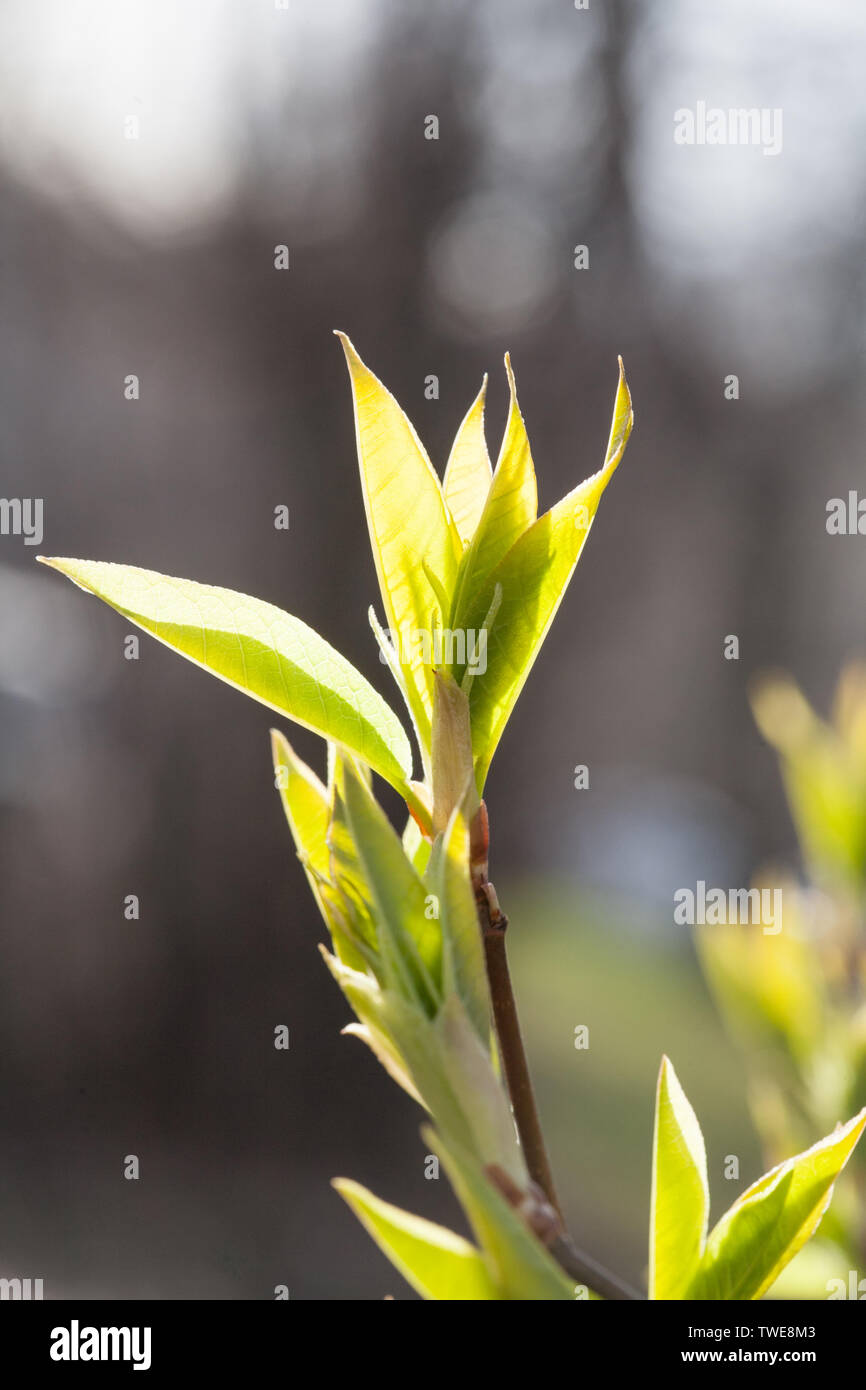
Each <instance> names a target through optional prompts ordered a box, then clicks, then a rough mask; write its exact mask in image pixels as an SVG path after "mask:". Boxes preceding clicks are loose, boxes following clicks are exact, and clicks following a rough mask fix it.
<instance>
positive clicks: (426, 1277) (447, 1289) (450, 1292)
mask: <svg viewBox="0 0 866 1390" xmlns="http://www.w3.org/2000/svg"><path fill="white" fill-rule="evenodd" d="M334 1187H335V1188H336V1189H337V1191H338V1192H339V1194H340V1196H341V1197H342V1198H344V1200H345V1201H346V1202H348V1204H349V1206H350V1207H351V1208H352V1210H353V1211H354V1213H355V1215H356V1216H357V1218H358V1220H359V1221H360V1222H361V1224H362V1225H363V1226H364V1227H365V1229H366V1230H367V1231H368V1232H369V1234H370V1235H371V1236H372V1237H373V1239H374V1240H375V1242H376V1244H377V1245H378V1246H379V1249H380V1250H382V1251H383V1252H384V1254H385V1255H387V1257H388V1259H389V1260H390V1261H391V1263H392V1264H393V1265H394V1266H395V1268H396V1269H398V1270H399V1271H400V1273H401V1274H402V1275H403V1278H404V1279H405V1280H406V1281H407V1283H409V1284H411V1285H412V1288H413V1289H415V1291H416V1292H417V1293H420V1294H421V1295H422V1297H423V1298H428V1299H439V1300H449V1301H450V1300H454V1301H463V1300H468V1299H483V1300H485V1301H487V1300H491V1299H498V1298H499V1297H500V1296H501V1295H500V1294H499V1292H498V1291H497V1289H496V1286H495V1285H494V1283H493V1281H492V1280H491V1278H490V1275H489V1274H488V1272H487V1267H486V1265H485V1263H484V1259H483V1258H482V1256H481V1254H480V1253H479V1252H478V1251H477V1250H476V1249H475V1247H474V1246H473V1245H470V1244H469V1241H468V1240H464V1239H463V1237H462V1236H458V1235H455V1233H454V1232H453V1231H449V1230H446V1229H445V1227H444V1226H436V1225H434V1224H433V1222H432V1221H425V1220H424V1218H423V1217H420V1216H412V1215H411V1214H410V1213H409V1212H408V1211H401V1210H400V1208H399V1207H394V1206H391V1204H390V1202H383V1201H381V1200H380V1198H378V1197H374V1196H373V1194H372V1192H368V1191H367V1189H366V1188H364V1187H361V1186H360V1185H359V1184H358V1183H356V1182H349V1181H348V1180H347V1179H346V1178H336V1179H335V1180H334Z"/></svg>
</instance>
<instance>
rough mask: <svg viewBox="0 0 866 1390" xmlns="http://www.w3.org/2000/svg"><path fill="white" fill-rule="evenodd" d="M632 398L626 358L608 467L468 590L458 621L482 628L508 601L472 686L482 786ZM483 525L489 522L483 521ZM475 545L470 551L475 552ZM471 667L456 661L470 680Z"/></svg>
mask: <svg viewBox="0 0 866 1390" xmlns="http://www.w3.org/2000/svg"><path fill="white" fill-rule="evenodd" d="M632 419H633V416H632V409H631V397H630V396H629V391H628V385H627V383H626V379H625V373H624V370H623V366H622V362H621V361H620V375H619V385H618V388H617V396H616V403H615V406H614V413H613V423H612V425H611V432H610V439H609V441H608V446H607V453H606V456H605V462H604V466H603V468H602V469H601V470H600V471H599V472H598V473H594V474H593V475H592V477H590V478H587V479H586V480H585V481H584V482H583V483H581V484H580V485H579V486H578V487H576V488H575V489H574V490H573V491H572V492H570V493H568V494H567V496H565V497H563V498H562V500H561V501H560V502H558V503H557V504H556V505H555V506H554V507H552V508H551V509H550V511H548V512H546V513H545V514H544V516H541V517H539V518H538V520H537V521H536V522H535V523H534V524H533V525H531V526H530V527H529V528H528V530H525V531H523V533H522V534H521V535H520V536H519V537H518V538H517V539H516V540H515V542H514V544H513V545H512V547H511V549H510V550H509V551H508V553H507V554H506V555H505V556H504V557H503V558H502V559H500V561H499V563H498V564H497V565H496V567H495V568H494V569H493V570H492V572H490V573H489V574H488V575H487V577H486V579H485V580H484V582H483V583H481V584H480V585H479V584H476V583H475V582H474V580H473V582H472V583H471V584H470V583H467V585H466V586H465V587H463V588H461V590H460V594H461V599H460V603H459V606H458V609H457V611H456V612H455V614H454V617H453V618H452V627H453V628H454V629H455V630H461V631H468V630H473V631H479V630H480V629H481V628H482V627H483V626H484V625H485V622H486V621H487V617H488V614H489V613H490V611H491V604H493V602H494V595H495V592H496V586H497V585H499V586H500V589H501V601H500V603H499V605H498V607H497V608H496V609H495V616H494V617H493V621H492V624H491V626H490V631H489V633H488V636H487V669H486V671H485V672H484V673H483V674H478V675H476V676H475V678H474V680H473V683H472V687H471V691H470V707H471V717H472V743H473V750H474V753H475V776H476V784H477V786H478V790H479V792H481V791H482V790H483V788H484V782H485V780H486V777H487V771H488V768H489V766H490V760H491V758H492V757H493V754H494V751H495V749H496V746H497V744H498V742H499V740H500V738H501V737H502V732H503V730H504V728H505V725H506V723H507V721H508V718H509V716H510V715H511V711H512V710H513V708H514V705H515V703H516V701H517V697H518V695H519V694H520V692H521V690H522V689H523V686H524V683H525V681H526V678H527V676H528V675H529V672H530V670H531V668H532V664H533V662H534V661H535V658H536V656H537V655H538V651H539V648H540V647H541V644H542V642H543V641H544V638H545V636H546V634H547V630H548V628H549V627H550V624H551V623H552V621H553V618H554V616H555V614H556V610H557V609H558V607H559V604H560V602H561V600H562V597H563V594H564V593H565V590H566V588H567V587H568V582H569V580H570V579H571V576H572V574H573V573H574V568H575V565H576V564H577V561H578V558H579V556H580V553H581V551H582V549H583V546H584V543H585V541H586V538H587V535H588V533H589V529H590V526H591V525H592V521H593V518H594V516H595V513H596V510H597V508H598V504H599V502H600V500H601V496H602V493H603V492H604V490H605V488H606V487H607V484H608V483H609V482H610V479H611V478H612V477H613V474H614V472H615V470H616V467H617V465H618V463H619V461H620V459H621V458H622V456H623V453H624V451H625V446H626V444H627V442H628V437H629V434H630V433H631V427H632ZM482 524H483V523H482ZM468 553H469V552H468V551H467V555H468ZM464 672H465V667H463V666H460V667H456V666H455V667H452V672H451V673H452V675H453V676H454V677H455V679H456V680H457V681H458V683H459V682H460V681H461V680H462V679H463V675H464Z"/></svg>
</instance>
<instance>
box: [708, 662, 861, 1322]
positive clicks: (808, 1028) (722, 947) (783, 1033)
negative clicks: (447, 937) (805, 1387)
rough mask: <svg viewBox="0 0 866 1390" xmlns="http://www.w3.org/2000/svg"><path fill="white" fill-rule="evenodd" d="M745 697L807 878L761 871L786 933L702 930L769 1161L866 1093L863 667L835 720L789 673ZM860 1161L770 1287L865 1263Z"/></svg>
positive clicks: (806, 1286) (844, 682) (843, 684)
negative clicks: (773, 765)
mask: <svg viewBox="0 0 866 1390" xmlns="http://www.w3.org/2000/svg"><path fill="white" fill-rule="evenodd" d="M752 706H753V711H754V715H755V719H756V722H757V724H758V727H759V729H760V730H761V732H762V734H763V735H764V737H765V738H766V739H767V740H768V742H769V743H770V744H772V746H773V747H774V748H775V749H776V750H777V753H778V755H779V759H780V766H781V772H782V777H783V781H784V785H785V789H786V792H787V796H788V801H789V805H790V808H791V814H792V816H793V820H794V824H795V827H796V829H797V833H798V837H799V840H800V844H801V847H802V855H803V863H804V866H805V869H806V875H807V879H808V882H807V883H806V884H805V885H804V884H802V883H800V882H798V881H797V880H796V879H795V878H794V877H793V875H791V874H783V875H779V874H778V873H770V871H765V872H764V873H763V874H762V876H761V878H760V880H759V886H766V885H768V884H769V883H770V882H773V884H774V886H776V887H778V886H779V885H780V884H781V890H782V930H781V931H780V932H778V933H773V934H766V935H765V934H764V933H762V932H761V931H760V930H759V929H758V930H756V929H755V928H751V927H747V926H745V927H744V926H738V925H727V926H721V927H719V926H715V927H708V928H705V929H702V930H700V931H699V933H698V942H699V949H700V954H701V959H702V962H703V965H704V969H705V971H706V974H707V977H708V979H709V981H710V984H711V986H712V988H713V990H714V993H715V995H716V998H717V999H718V1001H719V1004H720V1006H721V1009H722V1012H723V1014H724V1016H725V1018H726V1019H727V1021H728V1023H729V1025H730V1027H731V1030H732V1031H733V1032H734V1034H735V1035H736V1036H737V1038H738V1039H739V1040H740V1042H741V1044H742V1046H743V1051H744V1055H745V1059H746V1064H747V1067H748V1070H749V1076H750V1085H749V1095H750V1102H751V1110H752V1114H753V1118H754V1121H755V1125H756V1128H757V1130H758V1132H759V1134H760V1136H761V1141H762V1144H763V1147H764V1150H765V1153H766V1155H767V1158H768V1160H769V1161H770V1162H773V1163H776V1162H779V1161H780V1160H781V1157H782V1155H783V1154H785V1153H790V1151H791V1149H792V1148H793V1147H796V1146H798V1145H800V1144H802V1143H804V1142H805V1141H806V1140H807V1138H808V1136H809V1135H811V1134H814V1133H815V1131H816V1129H817V1130H818V1132H823V1131H824V1130H826V1129H827V1128H828V1127H829V1126H830V1125H832V1124H833V1123H834V1122H835V1120H836V1119H837V1118H838V1117H839V1116H840V1115H844V1114H851V1113H852V1112H853V1111H855V1110H856V1109H858V1108H859V1107H860V1106H862V1105H863V1104H864V1103H866V930H864V928H866V667H863V666H862V665H852V666H850V667H849V668H848V669H847V670H845V671H844V672H843V674H842V676H841V678H840V681H839V685H838V688H837V692H836V698H835V701H834V709H833V713H832V717H831V719H830V720H829V721H825V720H824V719H822V718H820V717H819V716H818V715H817V714H816V713H815V711H814V710H813V709H812V708H811V707H810V705H809V704H808V702H807V701H806V699H805V698H804V696H803V694H802V693H801V691H800V690H799V689H798V688H797V687H796V685H794V683H793V682H792V681H791V680H790V679H789V678H787V677H785V676H780V675H773V676H767V677H765V678H764V679H763V680H761V682H760V683H759V684H758V685H757V686H756V688H755V690H754V693H753V699H752ZM858 1152H859V1154H860V1156H859V1158H855V1160H854V1161H853V1162H852V1164H851V1168H850V1170H849V1173H848V1175H847V1177H846V1181H845V1183H844V1184H843V1185H841V1187H840V1191H839V1194H838V1200H837V1201H836V1202H835V1203H834V1207H833V1211H832V1213H831V1214H830V1216H829V1217H828V1220H827V1222H826V1223H825V1225H824V1227H823V1228H822V1233H821V1237H822V1238H821V1240H820V1241H816V1242H814V1243H813V1245H812V1246H810V1248H809V1250H808V1251H805V1252H804V1254H803V1256H801V1258H800V1259H799V1260H798V1261H797V1263H796V1265H795V1266H793V1267H792V1269H791V1271H790V1272H789V1275H788V1276H787V1277H786V1279H785V1280H784V1281H782V1283H780V1285H779V1288H778V1290H777V1292H779V1293H781V1292H784V1293H789V1294H790V1295H791V1296H795V1295H802V1296H814V1294H815V1291H816V1289H817V1290H820V1289H824V1288H825V1286H826V1283H827V1279H828V1277H829V1276H833V1275H836V1276H839V1275H840V1272H841V1273H843V1274H844V1273H845V1272H846V1271H847V1270H848V1268H849V1267H851V1266H852V1265H853V1266H854V1267H857V1266H858V1265H859V1266H860V1267H861V1268H862V1267H863V1264H864V1261H866V1235H864V1231H866V1163H864V1159H863V1157H862V1152H863V1151H858Z"/></svg>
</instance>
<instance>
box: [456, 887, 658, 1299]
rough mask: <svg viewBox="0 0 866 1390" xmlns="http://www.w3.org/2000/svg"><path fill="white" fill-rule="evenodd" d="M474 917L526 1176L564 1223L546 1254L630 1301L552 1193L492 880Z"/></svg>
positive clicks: (591, 1284) (600, 1290) (608, 1294)
mask: <svg viewBox="0 0 866 1390" xmlns="http://www.w3.org/2000/svg"><path fill="white" fill-rule="evenodd" d="M476 901H477V904H478V917H479V922H480V924H481V933H482V937H483V940H484V955H485V960H486V963H487V978H488V981H489V984H490V998H491V1002H492V1006H493V1020H494V1023H495V1025H496V1036H497V1039H498V1042H499V1051H500V1055H501V1057H502V1066H503V1068H504V1071H505V1080H506V1083H507V1086H508V1094H509V1096H510V1098H511V1108H512V1111H513V1112H514V1123H515V1126H516V1128H517V1135H518V1138H519V1140H520V1146H521V1148H522V1150H523V1155H524V1158H525V1160H526V1167H527V1170H528V1172H529V1176H530V1179H531V1180H532V1182H534V1183H535V1184H536V1185H537V1186H538V1187H539V1188H540V1189H541V1191H542V1192H543V1193H544V1196H545V1197H546V1199H547V1201H548V1202H549V1203H550V1205H551V1207H553V1209H554V1211H555V1212H556V1214H557V1216H558V1217H559V1219H560V1222H561V1223H562V1234H560V1235H557V1236H556V1238H555V1239H554V1240H553V1242H552V1243H551V1244H550V1246H549V1249H550V1253H551V1254H552V1255H553V1257H554V1259H555V1260H556V1261H557V1263H558V1264H560V1265H561V1266H562V1268H563V1269H564V1270H565V1272H566V1273H567V1274H568V1275H569V1276H570V1277H571V1278H573V1279H575V1280H576V1281H577V1282H579V1283H582V1284H586V1285H587V1287H588V1288H591V1289H592V1290H593V1291H594V1292H595V1293H597V1294H600V1295H601V1297H602V1298H608V1299H617V1300H631V1299H639V1298H640V1297H641V1295H640V1294H639V1293H637V1292H636V1291H635V1290H634V1289H632V1288H629V1286H628V1285H627V1284H624V1283H623V1282H622V1281H621V1280H620V1279H618V1278H617V1277H616V1275H614V1274H611V1273H610V1271H609V1270H606V1269H605V1268H604V1267H603V1266H602V1265H600V1264H598V1263H597V1262H596V1261H595V1260H594V1259H593V1258H592V1257H591V1256H590V1255H585V1254H584V1253H583V1252H582V1251H581V1250H578V1249H577V1247H576V1246H575V1245H574V1244H573V1242H572V1240H571V1238H570V1236H568V1235H567V1234H565V1223H564V1220H563V1216H562V1208H561V1207H560V1204H559V1198H558V1197H557V1195H556V1188H555V1186H554V1182H553V1173H552V1171H551V1167H550V1159H549V1158H548V1156H547V1146H546V1144H545V1142H544V1134H543V1132H542V1129H541V1120H540V1118H539V1115H538V1106H537V1104H536V1100H535V1091H534V1090H533V1086H532V1077H531V1076H530V1073H529V1063H528V1061H527V1059H526V1049H525V1048H524V1046H523V1037H522V1035H521V1032H520V1020H519V1018H518V1016H517V1004H516V1001H515V998H514V989H513V987H512V984H511V974H510V971H509V969H508V956H507V954H506V950H505V931H506V928H507V926H508V918H507V917H506V916H505V914H504V913H503V912H502V910H501V909H500V907H499V902H498V900H497V898H496V893H495V890H494V888H493V885H492V884H491V883H489V882H487V881H486V879H485V880H484V882H483V883H481V884H479V885H478V888H477V893H476Z"/></svg>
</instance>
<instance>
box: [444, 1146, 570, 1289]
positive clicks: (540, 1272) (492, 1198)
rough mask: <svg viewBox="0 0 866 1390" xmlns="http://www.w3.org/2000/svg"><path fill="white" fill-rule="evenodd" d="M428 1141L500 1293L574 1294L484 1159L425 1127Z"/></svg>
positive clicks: (566, 1278) (565, 1278)
mask: <svg viewBox="0 0 866 1390" xmlns="http://www.w3.org/2000/svg"><path fill="white" fill-rule="evenodd" d="M422 1134H423V1136H424V1140H425V1142H426V1143H427V1144H429V1146H430V1150H431V1152H433V1153H438V1154H439V1156H440V1158H441V1159H442V1162H443V1163H444V1165H445V1167H446V1169H447V1170H448V1177H449V1179H450V1181H451V1185H452V1187H453V1188H454V1191H455V1192H456V1193H457V1196H458V1198H459V1200H460V1204H461V1206H462V1207H463V1208H464V1210H465V1212H466V1214H467V1216H468V1217H469V1220H470V1222H471V1224H472V1229H473V1231H474V1232H475V1237H476V1239H477V1241H478V1243H479V1245H480V1246H481V1249H482V1250H483V1252H484V1254H485V1256H486V1258H487V1266H488V1269H489V1270H490V1272H491V1276H492V1278H493V1280H494V1282H495V1284H496V1286H497V1287H498V1288H499V1289H500V1290H501V1293H500V1297H502V1298H505V1299H518V1300H527V1301H536V1300H538V1301H541V1300H543V1301H545V1302H547V1301H554V1302H564V1301H566V1300H571V1299H573V1298H574V1285H573V1284H572V1283H571V1282H570V1281H569V1279H568V1277H567V1276H566V1275H565V1273H564V1272H563V1271H562V1269H561V1268H560V1267H559V1265H558V1264H557V1263H556V1261H555V1260H554V1258H553V1256H552V1255H551V1254H550V1252H549V1251H548V1250H546V1249H545V1247H544V1246H543V1245H542V1244H541V1242H540V1240H538V1238H537V1237H536V1236H535V1235H533V1233H532V1232H531V1231H530V1230H529V1228H528V1227H527V1226H526V1225H525V1224H524V1222H523V1221H522V1220H521V1218H520V1217H519V1216H518V1214H517V1212H516V1211H515V1210H514V1208H513V1207H511V1206H509V1204H508V1202H507V1201H506V1200H505V1198H504V1197H503V1196H502V1194H501V1193H500V1192H499V1191H498V1189H497V1188H495V1187H494V1186H493V1183H492V1182H491V1180H490V1178H489V1177H488V1176H487V1175H486V1174H485V1172H484V1171H483V1168H482V1166H481V1164H480V1163H478V1162H477V1160H476V1159H474V1158H473V1157H472V1156H471V1155H470V1154H468V1153H467V1152H466V1151H465V1150H463V1149H461V1148H460V1146H459V1145H457V1144H455V1143H454V1142H453V1141H452V1140H450V1139H449V1140H448V1141H447V1142H446V1141H445V1140H444V1139H443V1137H442V1136H441V1135H440V1134H435V1133H434V1132H433V1131H432V1130H431V1129H429V1128H427V1127H425V1128H424V1129H423V1130H422Z"/></svg>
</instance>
